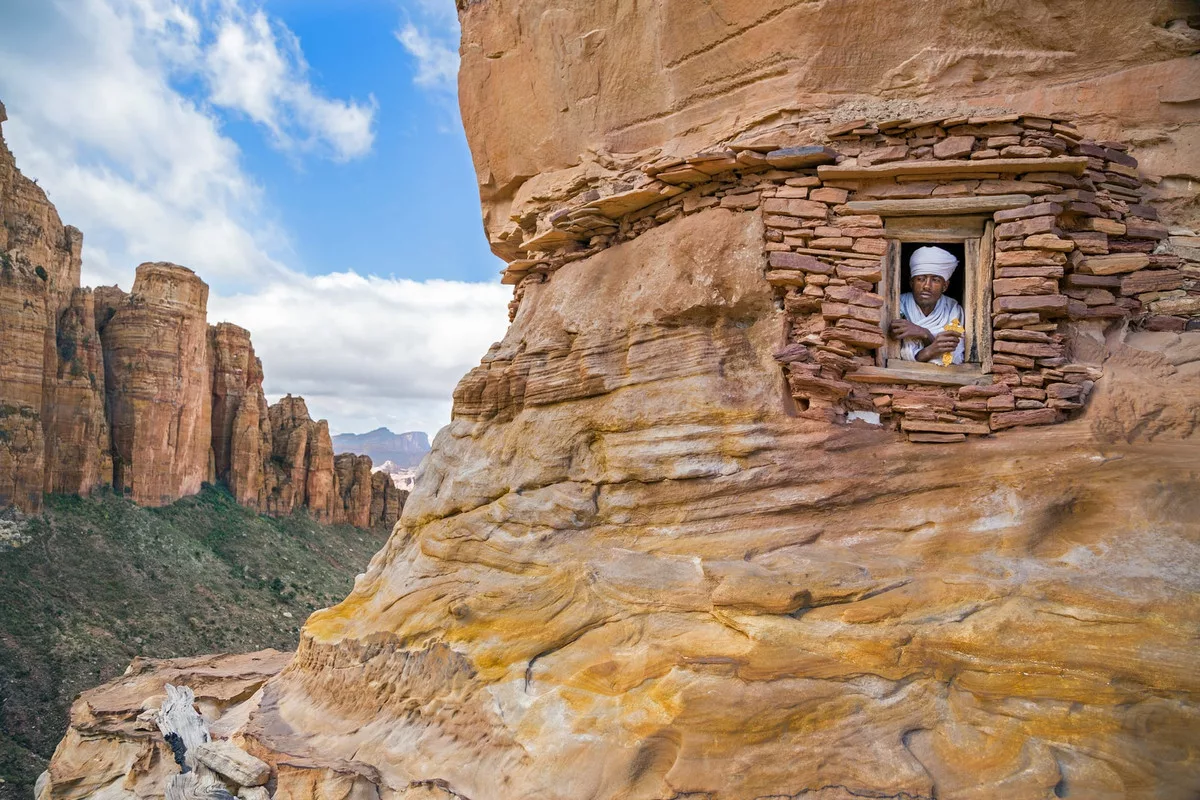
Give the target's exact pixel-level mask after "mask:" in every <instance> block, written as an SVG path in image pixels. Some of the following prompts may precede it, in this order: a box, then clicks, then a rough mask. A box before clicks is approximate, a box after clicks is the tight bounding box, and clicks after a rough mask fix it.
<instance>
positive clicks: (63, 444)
mask: <svg viewBox="0 0 1200 800" xmlns="http://www.w3.org/2000/svg"><path fill="white" fill-rule="evenodd" d="M4 119H5V117H4V114H3V107H2V106H0V122H3V121H4ZM82 244H83V239H82V236H81V234H80V233H79V231H77V230H76V229H74V228H71V227H69V226H63V224H62V223H61V222H60V221H59V218H58V214H57V212H56V211H55V210H54V206H53V205H51V204H50V202H49V200H48V199H47V198H46V195H45V193H44V192H43V191H42V190H41V189H40V188H38V186H37V185H36V184H35V183H34V182H33V181H30V180H29V179H27V178H25V177H24V176H23V175H21V173H20V172H19V171H18V170H17V168H16V164H15V161H14V159H13V156H12V153H11V152H10V151H9V150H8V148H7V146H5V145H4V141H3V138H0V507H6V506H9V505H15V506H17V507H18V508H21V509H23V510H25V511H36V510H37V509H39V508H40V507H41V504H42V494H43V492H58V493H64V494H80V495H84V494H88V493H89V492H91V491H93V490H94V489H96V488H98V487H100V486H106V485H111V486H113V487H114V488H115V489H116V490H117V491H121V492H125V493H128V494H129V495H130V496H131V497H132V498H133V499H134V500H135V501H136V502H137V503H139V504H141V505H151V506H157V505H163V504H166V503H171V502H174V501H176V500H178V499H179V498H181V497H185V496H188V495H191V494H195V493H196V492H197V491H199V489H200V486H201V484H202V483H204V482H205V481H213V480H219V481H221V482H222V483H224V484H225V485H226V486H228V487H229V489H230V491H231V492H232V493H233V495H234V497H235V498H237V501H238V502H239V503H241V504H242V505H245V506H247V507H250V508H253V509H255V510H258V511H263V512H270V513H275V514H290V513H292V512H293V511H295V510H297V509H300V508H307V509H309V510H310V511H311V512H312V513H313V516H314V517H315V518H317V519H319V520H321V521H324V522H345V521H353V522H354V524H356V525H360V526H368V525H375V526H384V525H388V526H390V525H391V524H393V523H394V522H395V521H396V519H398V518H399V508H400V506H401V505H402V503H403V500H402V499H400V497H399V495H398V494H397V493H396V492H395V491H394V489H393V490H389V489H387V488H386V487H383V486H381V485H380V486H376V485H375V483H374V482H373V480H372V478H371V476H370V460H369V459H368V460H367V462H366V467H365V469H366V472H365V473H364V472H363V468H362V465H358V466H356V467H354V468H353V469H348V470H346V474H345V477H344V478H343V482H342V484H341V485H339V484H338V482H337V481H338V476H337V474H335V465H334V456H333V447H332V444H331V443H330V441H329V433H328V427H327V426H326V425H325V423H324V422H320V423H313V422H312V421H311V420H310V419H308V411H307V409H304V408H303V401H299V404H300V409H299V411H300V412H302V413H299V414H284V415H283V416H282V417H280V420H279V425H280V430H279V432H278V434H277V433H276V431H275V430H274V429H273V427H272V420H271V417H270V414H269V412H268V408H267V401H266V398H265V396H264V394H263V388H262V383H263V370H262V363H261V362H260V361H259V359H258V358H257V357H256V356H255V354H254V347H253V345H252V344H251V342H250V332H249V331H247V330H245V329H244V328H240V327H238V326H236V325H231V324H229V323H220V324H218V325H216V326H209V325H208V323H207V305H208V286H207V285H206V284H205V283H204V282H203V281H202V280H200V278H199V277H198V276H196V274H195V273H193V272H192V271H191V270H190V269H187V268H186V267H181V266H178V265H175V264H166V263H151V264H142V265H141V266H140V267H138V270H137V277H136V279H135V282H134V286H133V290H132V292H130V293H126V292H124V291H122V290H121V289H120V288H118V287H116V286H102V287H99V288H98V289H96V290H95V291H94V292H93V291H92V290H90V289H83V288H80V287H79V273H80V266H81V259H82V256H81V254H82ZM301 417H302V419H301ZM322 426H325V427H322ZM300 428H303V431H304V432H303V433H302V434H299V435H295V436H294V435H293V433H294V431H295V430H297V429H300ZM322 431H323V433H322ZM310 433H311V436H310ZM277 441H278V448H277V447H276V442H277ZM293 479H295V480H298V481H299V483H297V484H292V483H291V481H292V480H293ZM373 487H374V488H373ZM373 508H374V509H375V511H374V512H373V511H372V509H373Z"/></svg>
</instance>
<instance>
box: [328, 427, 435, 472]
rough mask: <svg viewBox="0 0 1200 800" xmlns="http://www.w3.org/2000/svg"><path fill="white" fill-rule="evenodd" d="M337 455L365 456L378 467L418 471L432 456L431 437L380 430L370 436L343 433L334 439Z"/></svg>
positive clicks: (385, 429)
mask: <svg viewBox="0 0 1200 800" xmlns="http://www.w3.org/2000/svg"><path fill="white" fill-rule="evenodd" d="M333 451H334V452H335V453H362V454H365V455H368V456H370V457H371V461H373V462H375V464H376V465H379V464H382V463H383V462H384V461H391V462H392V464H393V465H394V466H395V467H397V468H405V467H415V466H416V465H417V464H420V463H421V459H422V458H424V457H425V454H426V453H428V452H429V437H428V436H426V435H425V434H424V433H423V432H422V431H409V432H408V433H392V432H391V431H390V430H388V429H387V428H376V429H375V430H373V431H371V432H370V433H339V434H338V435H337V436H334V437H333Z"/></svg>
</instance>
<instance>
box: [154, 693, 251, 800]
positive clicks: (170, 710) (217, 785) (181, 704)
mask: <svg viewBox="0 0 1200 800" xmlns="http://www.w3.org/2000/svg"><path fill="white" fill-rule="evenodd" d="M166 690H167V699H166V701H164V702H163V704H162V708H160V709H159V711H158V714H157V715H155V721H156V722H157V723H158V729H159V730H160V731H162V735H163V738H164V739H165V740H166V741H167V744H169V745H170V746H171V749H172V750H173V751H174V752H175V761H176V762H177V763H178V764H179V768H180V774H178V775H172V776H171V778H170V780H169V781H168V782H167V787H166V792H165V794H166V800H235V798H234V796H233V795H232V794H231V793H230V792H229V789H228V788H226V786H225V784H224V782H222V780H221V777H219V776H224V777H225V778H227V779H228V780H229V781H230V782H232V783H234V784H237V785H238V786H242V787H257V786H261V785H262V784H264V783H266V782H267V779H268V778H269V777H270V775H271V767H270V766H269V765H268V764H267V763H266V762H264V761H261V760H260V759H257V758H255V757H254V756H252V755H250V754H249V753H247V752H246V751H244V750H242V749H241V748H239V747H237V746H236V745H234V744H233V743H231V742H228V741H224V740H218V741H213V739H212V737H211V736H210V735H209V731H208V723H206V722H205V721H204V717H202V716H200V713H199V712H198V711H196V706H195V703H196V695H195V693H194V692H192V690H191V689H190V688H189V687H187V686H172V685H171V684H169V683H168V684H167V685H166ZM235 788H236V787H235ZM240 794H241V792H239V795H240ZM244 800H269V795H268V794H267V792H266V790H262V791H260V792H254V793H252V794H250V795H248V796H247V797H246V798H244Z"/></svg>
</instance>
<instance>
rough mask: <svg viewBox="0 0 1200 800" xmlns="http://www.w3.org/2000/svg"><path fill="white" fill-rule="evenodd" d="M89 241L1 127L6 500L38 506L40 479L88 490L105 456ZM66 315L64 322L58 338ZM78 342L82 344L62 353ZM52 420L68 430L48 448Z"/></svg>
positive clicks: (1, 412) (1, 482) (0, 320)
mask: <svg viewBox="0 0 1200 800" xmlns="http://www.w3.org/2000/svg"><path fill="white" fill-rule="evenodd" d="M5 119H6V117H5V114H4V109H3V106H0V122H3V121H4V120H5ZM82 246H83V237H82V235H81V234H80V233H79V231H78V230H76V229H75V228H72V227H70V226H64V225H63V224H62V222H61V220H60V219H59V217H58V213H57V212H56V211H55V210H54V206H53V205H51V203H50V201H49V200H48V199H47V198H46V193H45V192H44V191H42V189H41V188H40V187H38V186H37V184H36V183H34V182H33V181H31V180H29V179H28V178H26V177H25V176H24V175H22V174H21V172H20V171H19V170H18V169H17V166H16V162H15V160H14V159H13V155H12V153H11V151H9V149H8V146H7V145H6V144H5V143H4V139H3V136H0V332H2V337H3V341H2V343H0V344H2V346H0V506H7V505H9V504H13V503H15V504H18V505H20V506H21V507H22V508H25V509H27V510H36V509H38V508H40V507H41V502H42V491H43V488H47V489H54V488H55V487H62V488H64V489H65V490H72V489H71V487H72V486H73V485H75V484H76V483H77V485H78V488H79V489H81V490H83V491H87V490H89V489H90V488H91V486H92V485H94V484H93V483H89V481H91V480H93V476H94V475H95V473H96V472H97V471H98V470H100V469H101V467H102V466H103V463H102V457H101V455H100V453H99V452H96V451H95V450H94V449H93V447H92V445H94V444H95V443H96V441H97V440H99V439H102V438H103V437H104V436H106V435H107V434H106V433H105V432H103V431H102V425H103V419H102V416H103V415H102V414H101V415H99V416H97V414H96V413H95V412H96V406H97V404H98V403H99V404H102V402H103V396H104V394H103V382H102V381H103V377H102V375H101V374H100V373H102V372H103V370H101V371H100V373H97V372H96V371H95V369H94V363H93V358H94V354H95V351H94V348H93V346H92V345H93V343H95V342H96V336H95V331H94V330H93V329H91V328H89V327H88V326H89V325H90V324H91V323H90V315H88V314H86V312H84V310H83V309H82V308H81V303H83V302H84V300H83V299H82V298H79V297H76V296H75V295H74V291H75V290H76V289H77V288H78V286H79V270H80V265H81V256H80V253H81V248H82ZM60 315H62V316H63V317H64V324H65V326H66V328H67V330H65V331H64V333H63V337H64V338H63V340H62V341H61V342H60V341H59V340H58V337H57V336H56V330H57V327H58V322H59V317H60ZM72 345H76V346H78V345H82V351H83V352H78V353H76V352H74V351H72V352H69V353H66V356H67V357H60V356H61V354H62V353H63V352H64V351H65V348H69V347H71V346H72ZM76 356H78V357H76ZM79 370H84V371H83V372H82V373H80V372H79ZM90 374H95V375H96V379H95V380H92V379H90V378H89V375H90ZM60 389H61V393H60ZM60 394H61V396H60ZM60 402H61V403H63V404H65V405H63V406H59V405H58V403H60ZM47 425H50V426H53V428H54V434H55V435H56V436H61V437H62V445H63V446H62V447H61V448H59V449H58V450H56V451H55V452H51V453H47V438H46V426H47ZM74 459H83V462H82V463H72V461H73V460H74Z"/></svg>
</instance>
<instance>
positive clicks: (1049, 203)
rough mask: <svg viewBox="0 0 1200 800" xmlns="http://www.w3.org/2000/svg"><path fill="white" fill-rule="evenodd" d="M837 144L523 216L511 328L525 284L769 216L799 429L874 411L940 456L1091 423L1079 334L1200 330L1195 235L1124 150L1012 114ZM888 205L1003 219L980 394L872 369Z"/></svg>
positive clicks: (856, 128) (646, 171)
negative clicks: (712, 223)
mask: <svg viewBox="0 0 1200 800" xmlns="http://www.w3.org/2000/svg"><path fill="white" fill-rule="evenodd" d="M825 136H826V139H827V140H828V143H827V144H823V143H814V144H809V145H800V146H797V145H796V144H795V142H794V141H788V140H787V138H786V137H784V136H778V137H774V138H773V137H772V135H770V134H766V135H759V136H757V137H754V138H750V137H743V138H742V139H739V140H735V141H733V142H730V143H728V144H727V145H724V146H720V147H716V148H713V149H710V150H707V151H704V152H701V153H697V154H696V155H694V156H691V157H687V158H669V159H662V160H659V161H656V162H654V163H651V164H648V165H645V166H643V167H642V168H641V169H640V170H636V171H629V172H626V173H622V174H621V175H619V176H617V177H616V178H615V179H613V180H611V181H609V182H607V183H605V184H603V185H592V186H589V187H588V188H587V189H585V190H582V191H580V192H579V193H578V194H577V195H575V196H574V197H572V198H571V199H569V200H568V201H566V202H565V203H561V204H558V205H556V206H554V207H547V208H542V209H539V211H538V213H536V214H530V213H525V214H523V215H522V216H520V217H514V221H516V222H519V223H520V226H521V227H520V229H519V231H520V232H519V234H516V235H518V236H519V237H520V240H521V244H520V250H522V251H523V252H524V253H525V254H526V257H525V258H523V259H519V260H515V261H513V262H511V263H510V264H509V265H508V266H507V268H506V269H505V270H504V278H503V280H504V282H505V283H509V284H513V285H514V286H515V290H514V296H513V301H512V303H511V304H510V307H509V310H510V318H511V317H515V315H516V313H517V310H518V309H519V307H520V303H521V300H522V298H523V297H524V294H525V290H526V288H527V287H528V286H529V285H531V284H534V283H541V282H544V281H547V280H550V279H551V277H552V276H553V274H554V272H555V271H556V270H558V269H559V268H561V267H562V266H563V265H564V264H567V263H571V262H573V261H578V260H581V259H584V258H587V257H589V256H591V255H594V254H595V253H597V252H600V251H601V250H603V249H605V248H608V247H612V246H614V245H616V244H619V243H621V242H623V241H628V240H630V239H633V238H636V237H637V236H640V235H641V234H642V233H644V232H646V231H647V230H650V229H652V228H654V227H655V226H658V225H663V224H666V223H669V222H670V221H671V220H673V219H676V218H678V217H681V216H685V215H689V214H695V213H698V212H701V211H704V210H707V209H711V208H724V209H729V210H730V211H733V212H753V213H757V214H761V216H762V219H763V222H764V230H765V238H764V242H763V248H764V251H765V255H766V272H765V275H764V278H765V280H766V281H767V282H768V283H769V284H770V285H771V286H773V287H774V288H775V291H776V295H777V297H778V300H779V304H780V307H781V308H782V309H783V311H784V314H785V317H786V320H787V345H786V346H785V347H784V348H783V349H782V350H781V351H780V352H779V353H777V354H776V358H777V360H778V361H779V362H780V363H781V364H782V366H783V369H784V373H785V376H786V378H787V383H788V386H789V390H790V392H791V395H792V397H793V399H794V400H795V402H796V405H797V413H798V414H799V415H800V416H804V417H810V418H815V419H822V420H828V421H840V420H844V419H845V418H846V416H847V414H848V413H849V412H852V411H863V412H875V413H878V414H880V417H881V419H882V420H884V421H890V422H891V423H892V424H895V425H896V426H897V427H898V428H899V429H900V430H901V431H903V432H904V433H905V435H906V436H907V437H908V438H909V439H910V440H912V441H917V442H937V443H944V442H956V441H964V440H965V439H966V438H967V437H968V436H972V435H983V436H986V435H990V434H991V433H992V432H994V431H998V430H1003V429H1006V428H1012V427H1018V426H1025V425H1042V424H1049V423H1056V422H1061V421H1063V420H1065V419H1067V418H1069V416H1070V414H1071V413H1072V412H1075V411H1078V410H1079V409H1081V408H1082V407H1083V406H1084V403H1085V402H1086V400H1087V397H1088V394H1089V392H1090V391H1091V389H1092V387H1093V385H1094V383H1095V381H1096V380H1097V379H1098V378H1099V377H1100V370H1099V369H1098V367H1096V366H1095V365H1092V364H1085V363H1073V362H1071V360H1070V356H1069V354H1068V352H1067V339H1068V334H1069V330H1068V329H1067V327H1066V325H1067V324H1070V323H1075V324H1077V325H1079V324H1082V325H1091V326H1093V327H1095V326H1101V327H1103V326H1107V325H1112V324H1131V325H1135V326H1138V327H1145V328H1148V329H1151V330H1171V331H1180V330H1185V329H1198V328H1200V237H1197V236H1196V234H1195V233H1194V232H1192V231H1187V230H1182V229H1177V230H1174V231H1171V230H1168V229H1167V228H1166V226H1164V225H1162V224H1161V223H1160V222H1159V221H1158V215H1157V212H1156V210H1155V209H1154V208H1153V207H1152V206H1150V205H1149V204H1148V203H1147V202H1146V190H1145V188H1144V186H1143V182H1142V179H1141V177H1140V176H1139V173H1138V170H1137V161H1136V159H1134V158H1133V157H1132V156H1131V155H1129V153H1128V148H1127V147H1126V146H1125V145H1123V144H1121V143H1118V142H1093V141H1090V140H1087V139H1084V138H1083V136H1082V134H1081V133H1080V132H1079V131H1078V129H1076V127H1075V126H1074V125H1072V124H1071V123H1070V122H1069V121H1067V120H1065V119H1061V118H1048V117H1036V116H1022V115H1017V114H1008V115H1002V116H987V117H965V116H959V117H950V118H946V117H938V118H927V119H916V120H907V119H896V120H887V121H883V122H878V123H873V122H870V121H868V120H853V121H849V122H846V123H843V124H839V125H837V126H835V127H829V128H827V129H826V131H825ZM895 201H903V202H902V204H906V208H907V210H906V211H905V212H904V213H906V214H913V213H915V212H914V211H913V209H914V208H927V209H928V210H929V213H931V214H978V213H980V212H981V210H982V211H983V212H984V213H990V214H992V219H993V223H994V226H995V229H994V246H995V252H994V257H993V276H992V285H991V290H992V291H991V294H992V297H993V301H992V308H991V309H990V312H991V323H992V330H993V342H992V356H991V363H990V369H989V371H988V372H987V373H986V374H985V375H984V376H983V377H982V378H981V379H980V382H979V383H977V384H971V385H966V386H957V385H945V384H947V383H950V384H953V383H954V382H953V381H949V382H948V381H941V380H938V379H937V377H936V376H932V377H931V378H929V379H924V378H920V379H918V378H911V376H908V377H910V378H911V380H904V381H903V382H902V380H901V379H900V378H897V377H894V376H893V375H892V373H889V372H888V371H883V372H882V373H880V371H878V370H875V371H872V368H873V367H874V366H875V364H876V351H877V350H878V349H879V348H881V347H883V346H884V345H885V343H886V337H885V334H884V330H883V326H882V323H883V322H884V317H885V309H884V305H885V300H884V297H883V287H882V284H881V282H882V280H883V257H884V256H885V255H886V253H887V250H888V240H887V238H886V236H885V233H884V225H885V222H884V219H885V217H887V216H889V213H888V212H889V209H894V208H896V207H897V206H896V204H895ZM914 201H916V202H917V203H918V205H917V206H913V202H914Z"/></svg>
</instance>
